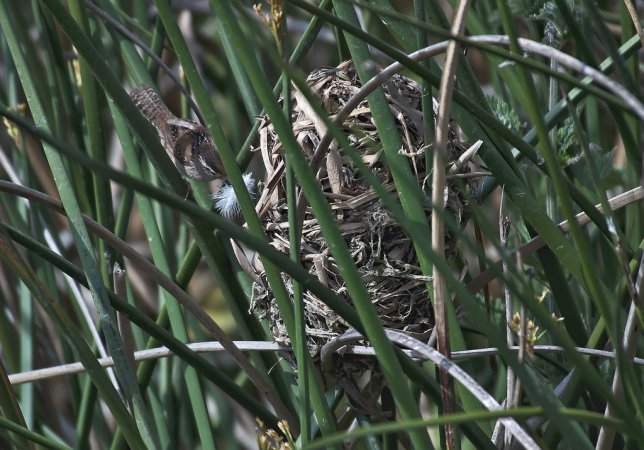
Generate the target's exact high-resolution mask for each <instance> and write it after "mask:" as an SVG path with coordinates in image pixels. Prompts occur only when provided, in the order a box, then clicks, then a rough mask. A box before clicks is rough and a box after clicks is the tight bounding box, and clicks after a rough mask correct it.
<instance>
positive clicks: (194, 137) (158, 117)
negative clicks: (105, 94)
mask: <svg viewBox="0 0 644 450" xmlns="http://www.w3.org/2000/svg"><path fill="white" fill-rule="evenodd" d="M130 97H131V98H132V100H133V101H134V104H135V105H136V106H137V108H139V110H140V111H141V114H143V116H144V117H145V118H146V119H147V120H148V121H149V122H150V123H151V124H152V125H154V128H156V130H157V132H158V133H159V136H160V138H161V144H162V145H163V148H165V151H166V152H167V153H168V156H170V158H171V159H172V162H174V165H175V166H176V167H177V169H178V170H179V172H180V173H181V175H183V176H186V177H188V178H192V179H194V180H200V181H210V180H214V179H217V178H226V171H225V169H224V166H223V164H222V163H221V158H220V157H219V152H218V151H217V147H215V143H214V142H213V140H212V137H211V136H210V133H209V132H208V129H207V128H206V127H204V126H203V125H199V124H198V123H195V122H192V121H190V120H183V119H179V118H178V117H176V116H175V115H174V114H172V112H170V110H169V109H168V107H167V106H166V105H165V104H164V103H163V101H162V100H161V98H160V97H159V95H158V94H157V93H156V92H154V91H153V90H152V89H151V88H150V87H149V86H146V85H141V86H139V87H137V88H135V89H133V90H132V91H131V92H130Z"/></svg>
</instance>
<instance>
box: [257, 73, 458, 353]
mask: <svg viewBox="0 0 644 450" xmlns="http://www.w3.org/2000/svg"><path fill="white" fill-rule="evenodd" d="M307 83H308V85H309V86H310V88H311V90H312V91H313V93H314V94H315V95H316V96H317V97H318V98H319V100H320V103H321V105H322V106H323V107H324V109H325V110H326V111H327V112H328V114H329V115H330V116H333V115H334V114H336V113H337V112H338V111H339V110H340V109H341V108H342V106H343V105H344V104H345V103H346V102H347V101H348V100H349V99H350V98H351V97H352V96H353V95H354V94H355V93H356V92H357V91H358V90H359V89H360V87H361V84H360V80H359V79H358V76H357V74H356V70H355V68H354V66H353V64H352V63H351V62H350V61H347V62H344V63H342V64H340V65H339V66H338V67H335V68H322V69H318V70H316V71H314V72H313V73H311V75H310V76H309V77H308V78H307ZM384 90H385V94H386V98H387V100H388V101H389V104H390V107H391V110H392V112H393V115H394V117H395V118H396V125H397V127H398V131H399V133H400V136H401V138H402V141H403V148H402V149H401V150H400V153H401V154H402V155H404V156H405V157H406V158H407V159H408V161H409V165H410V168H411V170H412V172H413V174H414V175H415V176H416V178H417V180H418V185H419V186H420V187H421V188H424V187H425V186H424V180H425V178H426V175H427V174H426V172H427V168H426V163H425V158H426V155H425V152H426V150H427V146H426V143H425V142H424V141H423V124H422V114H421V112H420V103H421V92H420V90H419V87H418V85H417V84H416V83H415V82H414V81H412V80H410V79H408V78H405V77H403V76H399V75H396V76H394V77H393V78H391V79H390V80H388V82H387V83H385V84H384ZM436 107H437V105H436V104H435V105H434V108H435V109H436ZM311 111H312V110H311V108H310V107H308V104H307V103H306V101H304V100H302V97H301V95H299V94H298V93H296V92H294V93H293V94H292V123H293V130H294V132H295V135H296V137H297V141H298V142H299V143H300V146H301V148H302V150H303V152H304V153H305V155H306V156H307V158H308V159H309V161H311V159H312V157H313V154H314V151H315V149H316V146H317V144H318V143H319V142H320V139H321V134H323V133H324V130H322V129H320V125H319V123H320V122H319V121H318V120H317V117H316V116H315V115H314V113H312V112H311ZM316 127H317V128H316ZM342 129H343V130H345V131H346V133H347V137H348V138H349V140H350V142H351V145H352V146H353V147H354V148H355V149H356V150H357V151H358V152H359V153H360V155H361V156H362V160H363V161H364V162H365V163H366V164H367V165H368V166H369V167H370V168H371V170H372V172H373V173H374V174H375V175H376V176H377V177H378V179H379V180H380V181H381V182H382V183H383V185H384V186H385V187H386V188H387V189H388V190H390V191H392V192H394V193H395V189H394V184H393V179H392V177H391V174H390V173H389V170H388V169H387V167H386V165H385V164H384V154H383V151H382V145H381V143H380V138H379V136H378V133H377V131H376V126H375V124H374V121H373V118H372V114H371V111H370V109H369V105H368V104H367V101H366V100H363V101H362V102H361V103H360V104H359V105H358V107H357V108H356V109H354V111H353V112H352V113H351V114H350V115H349V117H348V118H347V119H346V120H345V121H344V123H343V124H342ZM450 141H451V143H450V145H449V147H450V148H451V151H450V153H451V156H450V158H451V159H452V160H456V159H457V158H458V156H459V155H460V154H461V153H462V151H463V146H462V145H461V144H460V142H459V141H458V140H457V132H456V125H455V124H454V123H452V124H450ZM257 150H258V151H261V154H262V158H263V160H264V164H265V166H266V168H267V179H266V182H265V183H263V188H262V190H260V192H259V194H260V201H259V205H258V208H259V210H260V217H261V218H262V221H263V224H264V227H265V229H266V232H267V235H268V239H269V241H270V242H271V243H272V245H273V246H275V247H276V248H277V249H279V250H281V251H284V252H286V253H290V248H289V232H290V230H289V226H288V219H287V205H286V189H285V188H286V180H285V178H284V177H283V164H284V154H283V152H282V146H281V143H280V140H279V137H278V136H277V134H276V133H275V130H274V129H273V126H272V124H271V122H270V120H269V119H268V118H264V119H263V122H262V125H261V128H260V146H259V148H258V149H257ZM460 170H461V171H465V170H467V169H466V168H463V169H460ZM317 179H318V180H319V183H320V188H321V189H322V191H323V192H324V194H325V196H326V197H327V199H328V201H329V204H330V205H331V209H332V211H333V215H334V218H335V220H336V223H337V225H338V227H339V229H340V230H341V232H342V234H343V236H344V238H345V240H346V243H347V245H348V248H349V250H350V252H351V254H352V255H353V259H354V261H355V264H356V266H357V267H358V269H359V271H360V274H361V275H362V278H363V280H364V283H365V285H366V287H367V289H368V291H369V293H370V294H371V298H372V301H373V304H374V306H375V307H376V309H377V311H378V315H379V317H380V320H381V321H382V323H383V325H384V326H385V327H388V328H392V329H396V330H402V331H405V332H408V333H410V334H412V335H414V336H416V337H420V338H423V337H427V336H428V333H429V332H430V331H431V329H432V328H433V318H432V308H431V305H430V302H429V300H428V298H429V296H428V292H427V286H428V281H430V280H428V278H427V277H426V276H424V275H423V274H422V273H421V271H420V268H419V265H418V260H417V257H416V254H415V251H414V247H413V244H412V241H411V240H410V239H409V238H408V237H407V236H406V235H405V233H403V231H402V230H401V228H400V227H399V226H398V224H397V223H396V221H395V220H394V219H393V218H392V216H391V215H390V213H389V212H388V211H387V210H386V209H385V208H384V207H383V205H382V204H381V202H380V201H378V198H377V196H376V194H375V192H374V190H373V189H372V188H371V187H370V186H369V185H368V184H367V183H366V182H365V180H364V179H363V178H362V177H360V175H359V173H357V170H356V168H355V167H354V165H353V164H352V162H351V160H350V158H349V157H348V156H346V155H344V154H341V153H340V152H339V150H338V149H337V145H336V146H335V147H334V146H333V145H332V146H331V147H330V150H329V151H328V152H327V153H326V154H325V155H324V158H323V160H322V161H321V164H319V169H318V170H317ZM425 191H426V189H425ZM461 192H462V186H461V188H459V189H457V188H456V186H454V185H450V186H449V189H448V193H446V195H447V204H448V207H447V209H448V211H449V212H450V213H451V214H452V215H453V217H454V220H455V221H456V222H458V223H460V222H461V218H462V217H463V207H464V206H463V205H464V201H463V200H462V199H463V195H462V194H461ZM427 214H428V215H427V220H428V221H429V220H430V215H429V211H428V213H427ZM427 239H430V237H429V236H427ZM446 242H447V243H448V249H449V250H448V251H451V252H453V251H455V250H454V246H453V245H450V242H451V239H450V237H449V236H446ZM300 256H301V263H302V264H303V265H304V267H305V268H307V269H308V270H309V271H310V272H311V273H313V274H314V275H315V276H317V278H318V279H319V280H320V281H321V282H322V283H323V284H325V285H327V286H328V287H329V288H330V289H331V290H333V291H334V292H336V293H338V294H339V295H340V296H342V297H343V298H344V299H345V300H346V301H347V302H348V303H351V298H350V297H349V295H348V292H347V289H346V287H345V283H344V280H343V279H342V276H341V273H340V270H339V269H338V267H337V266H336V263H335V261H334V259H333V255H332V254H331V253H330V251H329V248H328V246H327V242H326V239H325V237H324V235H323V234H322V233H321V230H320V226H319V225H318V222H317V220H316V219H315V217H314V216H313V214H312V213H311V211H310V209H307V210H306V214H305V216H304V220H303V226H302V241H301V255H300ZM252 270H253V271H254V272H255V273H254V275H255V277H254V278H255V280H256V281H255V284H254V292H253V293H254V301H253V307H252V308H253V310H254V311H255V312H257V313H258V314H259V315H260V317H262V318H266V319H267V320H268V321H269V323H270V325H271V328H272V333H273V336H274V338H275V340H276V341H279V342H286V343H288V342H289V339H288V336H287V333H286V328H285V326H284V323H283V321H282V318H281V316H280V314H279V311H278V308H277V304H276V301H275V299H274V297H273V294H272V291H271V290H270V288H269V287H268V284H267V283H266V279H265V274H264V270H263V267H262V266H261V263H260V262H259V261H257V260H256V261H254V263H253V269H252ZM283 279H284V282H285V284H286V287H287V289H288V290H289V292H293V289H292V280H291V278H290V277H289V276H287V275H284V276H283ZM304 301H305V318H306V334H307V336H308V344H309V350H310V352H311V354H312V355H313V356H317V355H318V353H319V350H320V348H321V347H322V346H323V345H324V344H326V343H327V342H328V341H329V340H331V339H333V338H335V337H337V336H339V335H341V334H343V333H345V332H346V331H347V330H348V329H349V328H350V327H349V325H348V324H347V323H346V322H345V321H344V320H343V319H342V318H341V317H339V316H338V315H337V314H336V313H335V312H333V311H332V310H331V309H329V308H328V307H327V306H326V305H325V304H324V303H322V302H321V301H320V300H319V299H318V298H316V297H315V296H314V295H312V294H311V293H310V292H306V293H305V294H304Z"/></svg>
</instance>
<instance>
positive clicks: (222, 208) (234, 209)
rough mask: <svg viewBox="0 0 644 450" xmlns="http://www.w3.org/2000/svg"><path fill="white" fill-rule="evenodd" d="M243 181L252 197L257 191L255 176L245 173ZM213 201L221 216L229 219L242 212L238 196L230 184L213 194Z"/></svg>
mask: <svg viewBox="0 0 644 450" xmlns="http://www.w3.org/2000/svg"><path fill="white" fill-rule="evenodd" d="M243 179H244V184H245V185H246V190H247V191H248V192H249V193H250V194H251V196H252V195H253V193H254V191H255V184H256V182H255V179H254V178H253V175H252V174H251V173H245V174H244V175H243ZM212 200H213V202H214V204H215V209H216V210H217V211H219V214H221V215H222V216H224V217H226V218H227V219H230V218H233V217H235V216H237V215H238V214H239V212H240V211H241V208H240V206H239V200H237V194H236V193H235V190H234V189H233V187H232V185H230V184H229V183H226V184H224V185H223V186H221V188H219V190H218V191H217V192H215V193H214V194H212Z"/></svg>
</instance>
